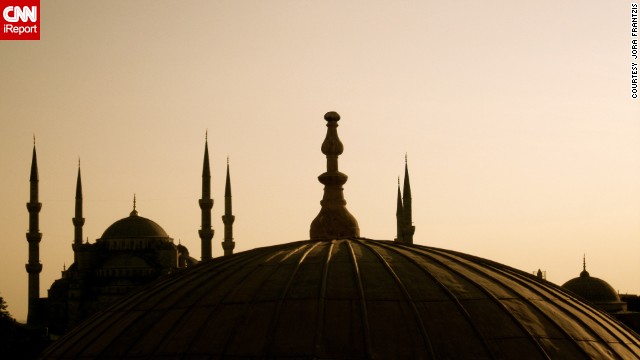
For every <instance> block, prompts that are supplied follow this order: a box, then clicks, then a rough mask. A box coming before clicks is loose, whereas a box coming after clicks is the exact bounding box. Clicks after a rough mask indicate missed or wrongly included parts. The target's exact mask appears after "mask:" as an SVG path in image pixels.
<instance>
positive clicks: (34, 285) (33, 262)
mask: <svg viewBox="0 0 640 360" xmlns="http://www.w3.org/2000/svg"><path fill="white" fill-rule="evenodd" d="M38 181H39V179H38V159H37V156H36V143H35V137H34V140H33V157H32V159H31V176H30V177H29V183H30V191H29V195H30V198H29V202H28V203H27V210H28V211H29V232H28V233H27V241H28V242H29V263H27V264H26V269H27V273H28V274H29V305H28V306H29V310H28V313H27V326H29V327H37V326H39V325H40V314H39V312H40V311H39V306H38V303H39V299H40V272H41V271H42V264H40V240H41V239H42V233H40V224H39V223H40V209H42V203H40V202H39V201H38Z"/></svg>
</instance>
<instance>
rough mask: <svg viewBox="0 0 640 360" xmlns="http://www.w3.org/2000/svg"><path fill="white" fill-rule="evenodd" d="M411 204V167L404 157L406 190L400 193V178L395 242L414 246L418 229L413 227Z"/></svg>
mask: <svg viewBox="0 0 640 360" xmlns="http://www.w3.org/2000/svg"><path fill="white" fill-rule="evenodd" d="M412 212H413V210H412V204H411V184H410V183H409V165H408V162H407V156H406V155H405V157H404V188H403V193H402V194H401V193H400V178H398V201H397V204H396V229H397V231H396V232H397V235H396V239H395V241H397V242H401V243H405V244H413V234H414V233H415V232H416V227H415V226H413V215H412Z"/></svg>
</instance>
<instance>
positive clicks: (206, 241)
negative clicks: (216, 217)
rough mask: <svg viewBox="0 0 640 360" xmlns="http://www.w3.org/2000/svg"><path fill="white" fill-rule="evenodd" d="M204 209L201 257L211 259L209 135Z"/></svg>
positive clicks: (203, 196)
mask: <svg viewBox="0 0 640 360" xmlns="http://www.w3.org/2000/svg"><path fill="white" fill-rule="evenodd" d="M198 203H199V204H200V209H201V211H202V217H201V222H200V224H201V225H200V230H199V231H198V235H200V244H201V257H202V261H204V260H209V259H211V239H213V233H214V230H213V229H212V228H211V208H213V199H211V171H210V170H209V141H208V135H205V140H204V162H203V165H202V198H201V199H200V200H199V201H198Z"/></svg>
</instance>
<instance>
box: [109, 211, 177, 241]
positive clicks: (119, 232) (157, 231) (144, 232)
mask: <svg viewBox="0 0 640 360" xmlns="http://www.w3.org/2000/svg"><path fill="white" fill-rule="evenodd" d="M133 237H146V238H168V237H169V235H167V233H166V232H165V231H164V229H163V228H162V227H161V226H160V225H158V224H157V223H156V222H154V221H153V220H149V219H147V218H145V217H142V216H138V212H137V211H136V210H133V211H132V212H131V215H130V216H129V217H126V218H124V219H120V220H118V221H116V222H114V223H113V224H111V226H109V227H108V228H107V230H105V231H104V234H102V239H116V238H120V239H121V238H133Z"/></svg>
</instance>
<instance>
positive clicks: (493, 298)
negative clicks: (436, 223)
mask: <svg viewBox="0 0 640 360" xmlns="http://www.w3.org/2000/svg"><path fill="white" fill-rule="evenodd" d="M400 247H402V248H406V247H407V246H405V245H400ZM411 249H412V250H414V251H418V252H419V253H420V254H421V255H422V256H424V257H426V258H429V259H430V260H431V261H433V262H434V263H436V264H438V265H440V266H441V267H443V268H446V269H448V270H449V271H450V272H452V273H455V274H457V275H458V276H460V277H461V278H462V279H464V280H465V281H467V282H469V283H470V284H473V285H474V286H475V287H476V288H477V289H478V290H480V291H481V292H482V293H483V294H484V295H485V296H487V298H488V299H489V300H491V301H492V302H493V303H494V304H495V305H497V306H498V307H500V308H501V309H502V310H503V314H505V315H507V316H508V317H509V318H511V320H512V321H513V323H514V324H515V325H516V326H517V327H518V328H519V329H520V330H521V331H522V333H523V334H524V335H525V336H526V337H528V338H529V339H530V340H531V341H532V343H533V344H535V347H536V349H537V350H538V351H539V353H540V354H541V355H542V357H543V358H545V359H551V357H550V356H549V354H548V353H547V352H546V351H545V349H544V347H543V345H542V344H541V343H540V341H539V340H538V338H536V337H535V336H534V335H533V334H532V333H531V332H530V331H529V330H528V329H527V328H526V326H525V325H524V324H522V323H521V322H520V320H519V319H518V318H517V317H516V316H515V315H514V314H513V313H512V312H511V310H510V309H509V308H507V307H506V305H505V304H504V303H502V301H500V299H499V298H498V297H496V296H495V295H494V294H493V293H491V292H490V291H489V290H487V289H486V288H485V287H484V286H482V285H480V284H479V283H478V282H477V281H476V280H474V279H472V278H471V277H469V276H467V275H465V274H464V273H462V272H461V271H460V270H458V269H455V268H454V267H452V266H451V265H449V264H446V263H445V262H444V261H442V260H440V259H437V258H436V257H435V256H434V255H433V254H429V253H427V252H426V251H424V249H422V248H420V247H412V248H411ZM430 250H435V251H437V250H436V249H430ZM438 255H442V256H444V257H446V258H447V259H448V260H451V261H453V262H456V263H458V264H460V265H462V266H464V267H466V268H468V269H470V270H472V271H473V272H476V273H478V272H477V271H476V269H474V268H472V267H469V266H468V265H467V264H465V263H464V262H461V261H459V260H457V259H455V258H454V257H453V256H450V255H449V256H448V255H447V254H442V253H441V252H438ZM482 275H483V276H487V275H486V274H482ZM492 280H495V279H493V278H492ZM507 289H508V288H507ZM508 291H509V292H513V291H511V290H510V289H508ZM513 293H514V294H515V295H516V296H519V294H517V293H515V292H513ZM521 298H522V297H521ZM463 306H464V304H463ZM472 319H473V317H472ZM494 341H495V340H490V341H489V347H490V348H491V342H494ZM491 351H492V353H493V355H492V356H494V357H496V356H497V357H501V356H502V354H496V353H495V351H496V350H494V349H492V350H491Z"/></svg>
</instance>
